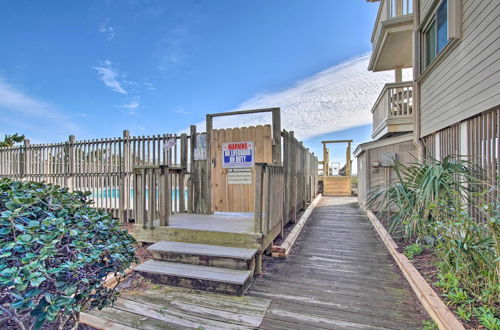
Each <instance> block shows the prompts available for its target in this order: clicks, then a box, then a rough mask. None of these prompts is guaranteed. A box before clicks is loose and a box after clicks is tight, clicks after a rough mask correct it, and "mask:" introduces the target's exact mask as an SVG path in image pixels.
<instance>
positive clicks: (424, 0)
mask: <svg viewBox="0 0 500 330" xmlns="http://www.w3.org/2000/svg"><path fill="white" fill-rule="evenodd" d="M435 1H436V0H420V17H422V18H424V17H425V15H426V14H427V13H428V12H429V10H430V9H431V7H432V4H433V3H434V2H435Z"/></svg>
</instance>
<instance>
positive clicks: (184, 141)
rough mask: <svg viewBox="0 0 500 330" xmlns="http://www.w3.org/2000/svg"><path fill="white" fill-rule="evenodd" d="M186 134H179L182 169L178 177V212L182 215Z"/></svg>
mask: <svg viewBox="0 0 500 330" xmlns="http://www.w3.org/2000/svg"><path fill="white" fill-rule="evenodd" d="M187 152H188V143H187V134H186V133H182V134H181V167H182V168H183V170H182V172H181V174H180V175H179V212H181V213H184V212H185V211H186V199H185V186H184V179H185V177H186V175H185V173H186V170H187Z"/></svg>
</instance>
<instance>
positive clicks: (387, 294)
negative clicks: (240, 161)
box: [248, 197, 428, 329]
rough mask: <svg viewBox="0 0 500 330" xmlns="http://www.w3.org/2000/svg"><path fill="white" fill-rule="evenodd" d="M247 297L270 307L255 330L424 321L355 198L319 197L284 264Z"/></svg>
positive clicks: (402, 325) (405, 325) (407, 325)
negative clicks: (259, 300) (267, 303)
mask: <svg viewBox="0 0 500 330" xmlns="http://www.w3.org/2000/svg"><path fill="white" fill-rule="evenodd" d="M248 295H249V296H253V297H263V298H269V299H271V300H272V303H271V305H270V308H269V310H268V311H267V313H266V316H265V317H264V320H263V322H262V324H261V325H260V328H262V329H308V328H318V329H370V328H392V329H413V328H414V329H421V328H422V321H423V320H424V319H427V318H428V317H427V316H426V315H425V313H424V312H423V309H422V307H421V306H420V305H419V303H418V302H417V299H416V297H415V296H414V294H413V292H412V291H411V288H410V287H409V285H408V284H407V283H406V282H405V281H404V279H403V277H402V276H401V275H400V274H399V273H398V272H397V271H396V268H395V267H394V266H393V264H392V260H391V259H390V255H389V254H388V252H387V251H386V250H385V247H384V245H383V243H382V242H380V241H379V240H378V239H377V236H376V234H375V232H374V231H373V229H372V228H371V227H370V224H369V221H368V219H367V218H366V216H365V215H364V214H363V213H362V211H361V210H360V209H359V207H358V206H357V203H356V199H355V198H349V197H347V198H346V197H332V198H328V197H327V198H323V200H322V201H321V202H320V204H319V205H318V206H317V207H316V209H315V210H314V211H313V214H312V218H311V219H310V220H309V222H308V225H307V226H306V228H305V229H304V232H303V233H302V234H301V237H300V238H299V240H298V242H297V244H296V246H295V247H294V248H293V250H292V253H291V254H290V256H289V258H288V259H286V260H285V261H281V260H280V261H274V262H270V263H268V264H267V265H266V269H265V273H264V276H263V277H262V278H259V279H257V280H256V282H255V283H254V285H253V286H252V287H251V288H250V290H249V292H248Z"/></svg>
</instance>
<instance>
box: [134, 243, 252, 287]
mask: <svg viewBox="0 0 500 330" xmlns="http://www.w3.org/2000/svg"><path fill="white" fill-rule="evenodd" d="M148 250H149V251H151V252H152V254H153V259H152V260H148V261H146V262H145V263H143V264H141V265H139V266H138V267H136V268H135V271H136V272H138V273H140V274H141V275H142V276H144V277H146V278H149V279H151V280H152V281H154V282H157V283H161V284H167V285H173V286H179V287H184V288H192V289H198V290H206V291H212V292H219V293H226V294H235V295H242V294H244V293H245V292H246V290H247V289H248V288H249V287H250V285H251V284H252V280H253V275H254V270H255V255H256V253H257V250H256V249H243V248H233V247H227V246H215V245H207V244H194V243H184V242H167V241H162V242H158V243H156V244H153V245H152V246H150V247H149V248H148Z"/></svg>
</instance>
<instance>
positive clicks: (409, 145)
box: [358, 141, 416, 206]
mask: <svg viewBox="0 0 500 330" xmlns="http://www.w3.org/2000/svg"><path fill="white" fill-rule="evenodd" d="M388 152H390V153H395V154H396V160H397V161H398V162H401V163H403V164H410V163H412V162H413V161H414V160H415V157H416V151H415V145H414V144H413V142H412V141H405V142H400V143H395V144H391V145H388V146H383V147H378V148H373V149H369V150H366V151H365V152H364V153H363V154H362V155H360V157H358V177H359V182H358V184H359V187H358V200H359V203H360V204H361V205H362V206H364V205H365V203H366V202H367V201H368V198H369V192H370V191H371V190H372V189H374V188H377V187H379V186H382V185H386V184H389V183H390V182H391V181H393V180H395V179H396V178H397V176H396V172H395V171H394V169H393V168H391V167H378V168H377V171H376V172H374V171H373V170H374V168H373V167H372V166H371V164H372V163H373V162H380V161H381V160H382V154H384V153H388ZM360 167H361V169H362V170H361V171H360ZM362 177H363V178H362Z"/></svg>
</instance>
